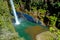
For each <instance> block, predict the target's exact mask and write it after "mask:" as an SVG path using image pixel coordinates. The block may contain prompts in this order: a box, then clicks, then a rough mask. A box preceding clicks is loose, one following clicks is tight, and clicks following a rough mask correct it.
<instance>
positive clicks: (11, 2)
mask: <svg viewBox="0 0 60 40" xmlns="http://www.w3.org/2000/svg"><path fill="white" fill-rule="evenodd" d="M10 4H11V7H12V11H13V14H14V16H15V21H16V23H15V24H17V25H18V24H20V23H19V20H18V16H17V14H16V10H15V7H14V3H13V0H10Z"/></svg>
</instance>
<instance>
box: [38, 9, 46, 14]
mask: <svg viewBox="0 0 60 40" xmlns="http://www.w3.org/2000/svg"><path fill="white" fill-rule="evenodd" d="M38 11H39V13H42V14H44V13H45V12H46V10H44V9H39V10H38Z"/></svg>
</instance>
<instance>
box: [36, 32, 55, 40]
mask: <svg viewBox="0 0 60 40" xmlns="http://www.w3.org/2000/svg"><path fill="white" fill-rule="evenodd" d="M54 38H56V35H55V34H52V33H51V32H49V31H46V32H42V33H40V34H38V35H37V36H36V40H55V39H54Z"/></svg>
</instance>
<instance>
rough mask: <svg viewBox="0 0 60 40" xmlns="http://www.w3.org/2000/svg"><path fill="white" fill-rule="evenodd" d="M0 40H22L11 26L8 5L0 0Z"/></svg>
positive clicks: (3, 0)
mask: <svg viewBox="0 0 60 40" xmlns="http://www.w3.org/2000/svg"><path fill="white" fill-rule="evenodd" d="M0 40H23V39H21V38H20V37H19V36H18V33H16V32H15V29H14V26H13V25H12V21H11V15H10V11H9V7H8V3H7V1H5V0H0Z"/></svg>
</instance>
